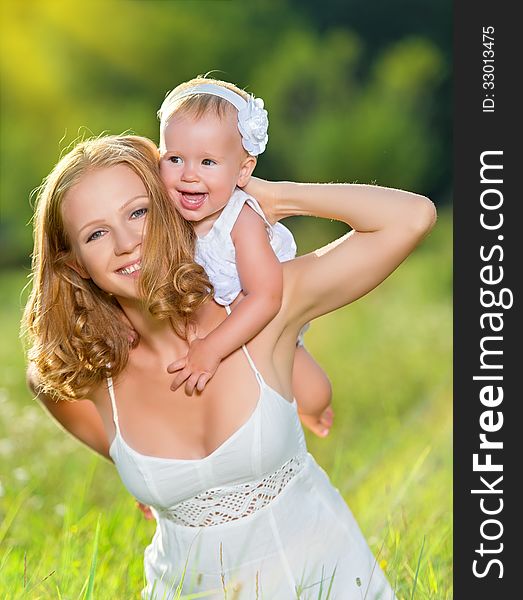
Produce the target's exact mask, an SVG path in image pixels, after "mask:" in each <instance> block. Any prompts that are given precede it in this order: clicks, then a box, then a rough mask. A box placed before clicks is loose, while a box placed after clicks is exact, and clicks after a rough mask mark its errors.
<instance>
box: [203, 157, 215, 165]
mask: <svg viewBox="0 0 523 600" xmlns="http://www.w3.org/2000/svg"><path fill="white" fill-rule="evenodd" d="M215 164H216V162H215V161H214V160H212V158H204V159H203V160H202V165H205V166H206V167H210V166H211V165H215Z"/></svg>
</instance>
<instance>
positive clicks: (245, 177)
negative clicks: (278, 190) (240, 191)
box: [236, 154, 257, 187]
mask: <svg viewBox="0 0 523 600" xmlns="http://www.w3.org/2000/svg"><path fill="white" fill-rule="evenodd" d="M256 163H257V159H256V157H255V156H251V155H250V154H249V155H248V156H247V157H246V158H245V159H244V160H243V162H242V164H241V166H240V174H239V175H238V181H237V182H236V185H237V186H238V187H245V186H246V185H247V184H248V183H249V179H250V178H251V175H252V172H253V171H254V167H255V166H256Z"/></svg>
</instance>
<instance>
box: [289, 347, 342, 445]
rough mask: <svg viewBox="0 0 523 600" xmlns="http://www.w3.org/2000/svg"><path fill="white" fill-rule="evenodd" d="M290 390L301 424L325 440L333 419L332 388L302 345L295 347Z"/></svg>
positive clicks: (321, 370)
mask: <svg viewBox="0 0 523 600" xmlns="http://www.w3.org/2000/svg"><path fill="white" fill-rule="evenodd" d="M292 389H293V393H294V397H295V398H296V402H297V404H298V413H299V415H300V419H301V422H302V423H303V424H304V425H305V427H307V428H308V429H310V430H311V431H312V432H313V433H315V434H316V435H318V436H320V437H325V436H326V435H327V434H328V433H329V430H330V428H331V426H332V420H333V416H334V413H333V411H332V407H331V399H332V388H331V384H330V381H329V379H328V377H327V375H326V374H325V372H324V371H323V369H322V368H321V367H320V365H319V364H318V363H317V362H316V361H315V360H314V359H313V358H312V356H311V355H310V354H309V353H308V352H307V350H306V349H305V348H304V346H298V347H297V348H296V354H295V357H294V367H293V371H292Z"/></svg>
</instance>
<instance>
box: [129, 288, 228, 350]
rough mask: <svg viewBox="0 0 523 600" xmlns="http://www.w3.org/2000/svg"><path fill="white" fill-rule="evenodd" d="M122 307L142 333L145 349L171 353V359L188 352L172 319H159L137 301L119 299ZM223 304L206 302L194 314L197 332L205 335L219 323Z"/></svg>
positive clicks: (142, 347)
mask: <svg viewBox="0 0 523 600" xmlns="http://www.w3.org/2000/svg"><path fill="white" fill-rule="evenodd" d="M119 302H120V306H121V307H122V310H123V311H124V313H125V316H126V317H127V319H128V320H129V322H130V324H131V326H132V328H133V329H134V331H136V333H137V334H138V336H139V340H140V341H139V346H140V348H141V350H142V351H147V352H149V353H151V354H155V355H157V356H158V357H162V356H165V355H168V356H170V357H171V361H172V360H174V358H172V357H173V356H174V357H177V356H184V355H185V354H186V353H187V340H185V339H183V338H182V337H180V336H179V335H178V334H177V333H176V331H175V330H174V328H173V326H172V323H171V321H170V320H169V319H157V318H155V317H154V316H153V315H151V314H150V313H149V312H148V311H146V310H145V309H144V308H143V305H141V304H139V303H137V302H136V301H129V300H127V299H119ZM220 308H221V307H219V306H218V305H217V304H216V303H215V302H205V303H204V304H203V305H202V306H201V307H200V308H199V309H198V310H197V311H196V312H195V314H194V319H193V322H194V326H195V329H196V331H195V332H194V333H195V335H197V336H198V337H203V336H205V335H206V334H207V333H208V332H209V331H211V330H212V329H214V327H216V326H217V325H218V322H217V319H219V315H218V313H220V314H221V312H222V311H221V310H220Z"/></svg>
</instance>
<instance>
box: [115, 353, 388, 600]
mask: <svg viewBox="0 0 523 600" xmlns="http://www.w3.org/2000/svg"><path fill="white" fill-rule="evenodd" d="M243 350H244V352H245V356H246V358H247V360H248V362H249V365H250V367H251V368H252V371H253V372H254V375H255V377H256V379H257V381H258V384H259V397H258V403H257V405H256V407H255V409H254V411H253V412H252V414H251V416H250V417H249V418H248V419H247V421H246V422H245V423H244V424H243V425H242V426H241V427H240V428H239V429H238V430H237V431H236V432H235V433H233V434H232V435H231V436H230V437H229V438H228V439H227V440H226V441H225V442H223V443H222V444H221V445H220V446H219V447H218V448H217V449H216V450H214V451H213V452H212V453H211V454H210V455H208V456H206V457H205V458H202V459H193V460H191V459H176V458H160V457H155V456H148V455H144V454H141V453H140V452H137V451H136V450H134V449H133V448H131V447H130V446H129V445H128V444H127V443H126V442H125V439H124V437H122V433H121V431H120V427H119V421H118V410H117V406H116V398H115V393H114V389H113V383H112V380H111V379H110V378H109V379H108V390H109V395H110V398H111V405H112V410H113V420H114V424H115V431H116V433H115V437H114V439H113V441H112V443H111V446H110V449H109V453H110V456H111V457H112V459H113V461H114V464H115V465H116V468H117V470H118V472H119V474H120V477H121V479H122V481H123V483H124V485H125V486H126V487H127V489H128V490H129V492H130V493H131V494H132V495H133V496H134V497H135V498H137V499H138V500H139V501H140V502H143V503H144V504H147V505H150V506H151V507H152V510H153V514H154V516H155V518H156V522H157V529H156V533H155V535H154V537H153V540H152V542H151V544H150V545H149V546H148V547H147V549H146V551H145V558H144V569H145V577H146V586H145V588H144V590H143V591H142V599H143V600H173V599H174V598H178V596H177V595H176V590H177V589H178V588H179V589H180V590H181V593H182V598H196V597H198V598H207V599H210V600H224V599H227V600H297V599H299V600H325V599H326V598H327V595H328V597H329V600H361V599H362V598H365V600H394V599H395V596H394V593H393V591H392V589H391V587H390V586H389V584H388V582H387V580H386V578H385V576H384V574H383V572H382V570H381V569H380V567H379V565H378V564H377V563H376V561H375V559H374V557H373V555H372V553H371V551H370V549H369V547H368V545H367V543H366V541H365V539H364V537H363V535H362V533H361V531H360V529H359V527H358V524H357V523H356V521H355V519H354V517H353V515H352V513H351V512H350V510H349V508H348V506H347V505H346V503H345V502H344V500H343V498H342V497H341V495H340V494H339V492H338V491H337V490H336V489H335V488H334V487H333V486H332V484H331V483H330V481H329V478H328V477H327V475H326V473H325V472H324V471H323V470H322V469H321V468H320V467H319V466H318V464H317V463H316V462H315V460H314V458H313V457H312V456H311V455H310V454H309V453H308V452H307V448H306V444H305V439H304V435H303V429H302V427H301V424H300V421H299V418H298V414H297V410H296V402H295V401H294V402H293V403H291V402H289V401H288V400H286V399H285V398H283V397H282V396H281V395H280V394H279V393H278V392H276V391H275V390H274V389H273V388H271V387H270V386H269V385H268V384H267V383H266V382H265V380H264V379H263V377H262V375H261V374H260V372H259V371H258V370H257V368H256V366H255V364H254V363H253V361H252V359H251V357H250V355H249V353H248V351H247V349H246V348H245V346H244V347H243ZM193 594H194V596H193Z"/></svg>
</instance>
